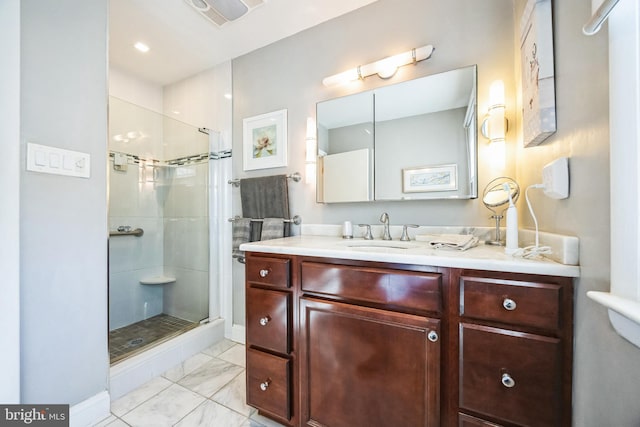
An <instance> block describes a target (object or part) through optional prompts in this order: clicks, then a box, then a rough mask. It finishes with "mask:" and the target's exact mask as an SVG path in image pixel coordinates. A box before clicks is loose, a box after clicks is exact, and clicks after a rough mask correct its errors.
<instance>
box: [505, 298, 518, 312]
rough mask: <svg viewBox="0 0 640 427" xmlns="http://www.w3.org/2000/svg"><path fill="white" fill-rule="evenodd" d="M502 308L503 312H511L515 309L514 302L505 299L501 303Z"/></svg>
mask: <svg viewBox="0 0 640 427" xmlns="http://www.w3.org/2000/svg"><path fill="white" fill-rule="evenodd" d="M502 306H503V307H504V309H505V310H508V311H513V310H515V309H516V302H515V301H514V300H512V299H511V298H505V299H504V300H503V301H502Z"/></svg>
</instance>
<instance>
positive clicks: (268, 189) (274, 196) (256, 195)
mask: <svg viewBox="0 0 640 427" xmlns="http://www.w3.org/2000/svg"><path fill="white" fill-rule="evenodd" d="M240 200H241V202H242V216H243V217H245V218H254V219H262V218H285V219H289V218H290V217H289V190H288V184H287V176H286V175H271V176H263V177H259V178H245V179H241V180H240ZM261 230H262V224H261V223H260V222H254V223H253V224H252V227H251V241H252V242H253V241H256V240H260V236H261V234H262V232H261ZM284 235H285V236H289V223H286V224H285V226H284Z"/></svg>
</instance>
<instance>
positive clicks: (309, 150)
mask: <svg viewBox="0 0 640 427" xmlns="http://www.w3.org/2000/svg"><path fill="white" fill-rule="evenodd" d="M305 143H306V150H305V178H304V180H305V182H306V183H307V184H313V183H315V182H316V161H317V156H318V141H317V139H316V121H315V120H314V118H313V117H307V138H306V140H305Z"/></svg>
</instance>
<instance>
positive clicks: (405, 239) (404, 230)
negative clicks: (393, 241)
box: [400, 224, 419, 242]
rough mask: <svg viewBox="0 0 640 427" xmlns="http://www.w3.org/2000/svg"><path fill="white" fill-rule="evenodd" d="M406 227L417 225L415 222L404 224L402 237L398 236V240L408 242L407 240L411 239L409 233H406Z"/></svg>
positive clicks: (415, 226)
mask: <svg viewBox="0 0 640 427" xmlns="http://www.w3.org/2000/svg"><path fill="white" fill-rule="evenodd" d="M407 227H411V228H418V227H419V226H418V225H417V224H405V225H403V226H402V237H400V241H402V242H408V241H409V240H411V239H410V238H409V233H407Z"/></svg>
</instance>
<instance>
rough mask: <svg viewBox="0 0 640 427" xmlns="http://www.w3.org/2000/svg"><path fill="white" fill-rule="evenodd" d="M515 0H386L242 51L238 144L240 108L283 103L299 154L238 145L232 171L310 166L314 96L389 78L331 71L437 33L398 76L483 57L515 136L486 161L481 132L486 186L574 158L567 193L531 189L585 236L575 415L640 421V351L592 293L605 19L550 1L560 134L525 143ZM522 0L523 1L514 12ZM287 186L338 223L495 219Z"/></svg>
mask: <svg viewBox="0 0 640 427" xmlns="http://www.w3.org/2000/svg"><path fill="white" fill-rule="evenodd" d="M511 4H513V3H510V2H505V1H504V0H497V1H493V0H486V1H482V2H478V1H475V0H455V1H450V2H441V1H433V0H400V1H398V0H379V1H378V2H376V3H374V4H371V5H369V6H366V7H364V8H362V9H359V10H357V11H355V12H353V13H351V14H348V15H346V16H343V17H340V18H337V19H334V20H332V21H329V22H327V23H325V24H322V25H320V26H318V27H315V28H312V29H310V30H307V31H305V32H302V33H299V34H297V35H295V36H293V37H290V38H288V39H286V40H283V41H281V42H278V43H275V44H273V45H270V46H267V47H265V48H263V49H260V50H257V51H255V52H252V53H250V54H248V55H245V56H243V57H240V58H237V59H236V60H234V61H233V71H234V73H233V75H234V115H233V117H234V135H235V137H234V146H233V148H234V151H235V152H236V153H240V152H241V150H242V136H241V135H242V119H243V118H245V117H250V116H253V115H256V114H261V113H265V112H269V111H274V110H278V109H282V108H287V109H288V111H289V157H290V161H289V166H288V167H287V168H280V169H271V170H262V171H252V172H251V173H243V172H242V164H241V161H240V159H241V156H234V162H235V163H234V169H235V171H236V172H235V174H236V176H237V177H243V176H248V175H251V176H258V175H265V174H275V173H285V172H287V173H291V172H295V171H300V172H304V139H305V123H306V117H307V116H314V111H315V108H314V106H315V103H316V102H317V101H321V100H326V99H329V98H333V97H337V96H340V95H345V94H347V93H353V92H358V91H362V90H367V89H371V88H372V87H375V86H377V85H384V84H387V82H383V81H381V80H379V79H377V78H376V77H370V78H368V79H367V80H365V81H364V82H361V83H359V84H358V85H356V87H353V88H351V89H335V88H334V89H328V88H325V87H323V86H322V84H321V80H322V78H323V77H326V76H328V75H331V74H335V73H336V72H340V71H343V70H345V69H347V68H351V67H353V66H356V65H358V64H363V63H368V62H370V61H373V60H377V59H380V58H382V57H384V56H387V55H389V54H392V53H396V52H400V51H404V50H407V49H409V48H411V47H414V46H421V45H424V44H428V43H432V44H433V45H434V46H436V51H435V53H434V56H433V57H432V59H430V60H428V61H425V62H423V63H420V64H418V65H417V66H415V67H405V68H403V69H401V70H400V71H399V74H398V75H397V76H396V77H394V78H393V79H390V80H391V81H390V82H389V83H394V82H397V81H399V80H403V79H409V78H415V77H419V76H422V75H426V74H432V73H436V72H440V71H445V70H447V69H451V68H456V67H459V66H463V65H471V64H474V63H477V64H478V77H479V82H478V83H479V93H478V101H479V102H478V107H479V108H478V109H479V111H480V112H482V111H486V104H487V98H488V87H489V84H490V82H491V81H492V80H494V79H496V78H503V79H504V80H505V87H506V88H507V104H508V107H507V115H508V117H509V119H510V121H511V124H512V125H515V126H516V127H515V128H514V129H513V130H512V131H510V132H509V135H508V139H509V141H508V148H507V165H506V168H504V170H495V169H494V168H493V167H492V166H490V164H489V163H490V162H489V160H490V159H489V158H488V153H487V149H486V143H484V140H482V139H481V140H480V146H479V151H480V153H479V154H480V162H479V181H480V185H479V188H480V192H481V191H482V189H483V188H484V185H486V183H487V182H488V181H489V180H490V179H492V178H493V177H495V176H499V175H497V173H505V174H506V175H509V176H515V177H516V178H517V179H518V181H519V183H520V185H521V186H522V187H523V188H524V187H526V186H527V185H529V184H532V183H537V182H540V180H541V168H542V166H543V165H544V164H546V163H547V162H549V161H551V160H553V159H555V158H557V157H560V156H569V157H570V158H571V161H570V162H571V165H570V167H571V197H570V198H569V199H567V200H563V201H553V200H551V199H547V198H545V197H544V196H541V195H539V194H535V191H533V192H532V203H533V204H534V206H535V208H536V213H537V214H538V220H539V223H540V226H541V229H542V230H545V231H550V232H558V233H567V234H573V235H577V236H578V237H580V241H581V248H580V249H581V255H580V260H581V272H582V277H581V278H580V279H579V280H578V281H577V282H576V321H575V327H576V336H575V358H574V408H573V412H574V425H576V426H580V427H601V426H616V427H625V426H629V427H631V426H638V425H640V406H638V404H637V396H638V395H640V349H638V348H636V347H634V346H632V345H631V344H629V343H628V342H626V341H625V340H623V339H622V338H620V337H619V336H618V335H617V334H616V333H615V332H614V331H613V330H612V328H611V326H610V325H609V321H608V319H607V316H606V310H605V309H604V308H602V307H600V306H598V305H597V304H595V303H594V302H592V301H590V300H588V299H587V298H586V296H585V294H586V291H588V290H591V289H593V290H608V289H609V164H608V157H609V154H608V153H609V142H608V132H609V129H608V67H607V34H606V29H605V30H603V31H602V32H601V33H600V34H599V35H597V36H595V37H591V38H588V37H586V36H583V35H582V33H581V28H582V25H583V24H584V22H586V21H587V20H588V19H589V17H590V15H591V10H590V2H589V1H584V0H563V1H554V2H553V4H554V11H553V12H554V44H555V70H556V105H557V117H558V132H557V133H556V134H555V135H553V136H552V137H551V138H549V139H548V140H547V141H546V142H545V143H544V144H542V145H541V146H539V147H533V148H527V149H523V148H521V147H520V145H521V142H520V141H517V140H516V135H517V134H518V132H517V128H518V126H519V124H518V120H517V115H516V114H515V112H516V111H517V108H515V107H514V97H515V95H514V93H515V90H514V87H516V79H517V78H519V77H518V76H517V73H515V72H514V68H515V69H517V68H518V65H516V66H514V64H517V63H518V62H519V57H516V56H514V54H513V52H514V51H515V50H516V49H517V46H516V44H515V39H516V37H517V36H516V37H514V28H517V27H518V25H519V20H518V19H515V20H514V11H513V10H512V8H511ZM523 4H524V2H522V1H517V2H515V8H516V9H517V10H516V11H515V16H516V17H519V16H520V13H521V9H522V7H523ZM447 8H448V10H445V9H447ZM462 29H464V31H462ZM489 32H492V34H488V33H489ZM493 32H497V33H493ZM469 34H471V35H469ZM509 76H511V79H510V78H509ZM290 195H291V198H292V201H291V210H292V214H300V215H301V216H302V218H303V221H305V222H307V223H335V224H337V223H340V222H341V221H343V220H346V219H350V220H352V221H357V222H373V223H376V222H377V218H378V217H379V215H380V212H382V211H388V212H389V213H390V214H391V220H392V223H394V224H399V223H412V222H415V223H419V224H425V225H438V224H445V225H490V224H489V219H488V216H489V214H488V211H487V210H486V209H485V208H484V207H483V206H482V204H481V203H480V202H479V201H478V200H475V201H415V202H404V203H399V202H395V203H392V202H385V203H378V202H377V203H368V204H341V205H317V204H316V203H315V201H314V200H315V188H314V187H313V186H312V185H308V184H304V183H298V184H291V186H290ZM518 204H519V213H520V221H521V224H522V225H523V226H524V227H532V225H533V223H532V220H531V218H530V216H529V214H528V213H527V212H526V205H525V204H524V202H523V201H520V202H519V203H518Z"/></svg>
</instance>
